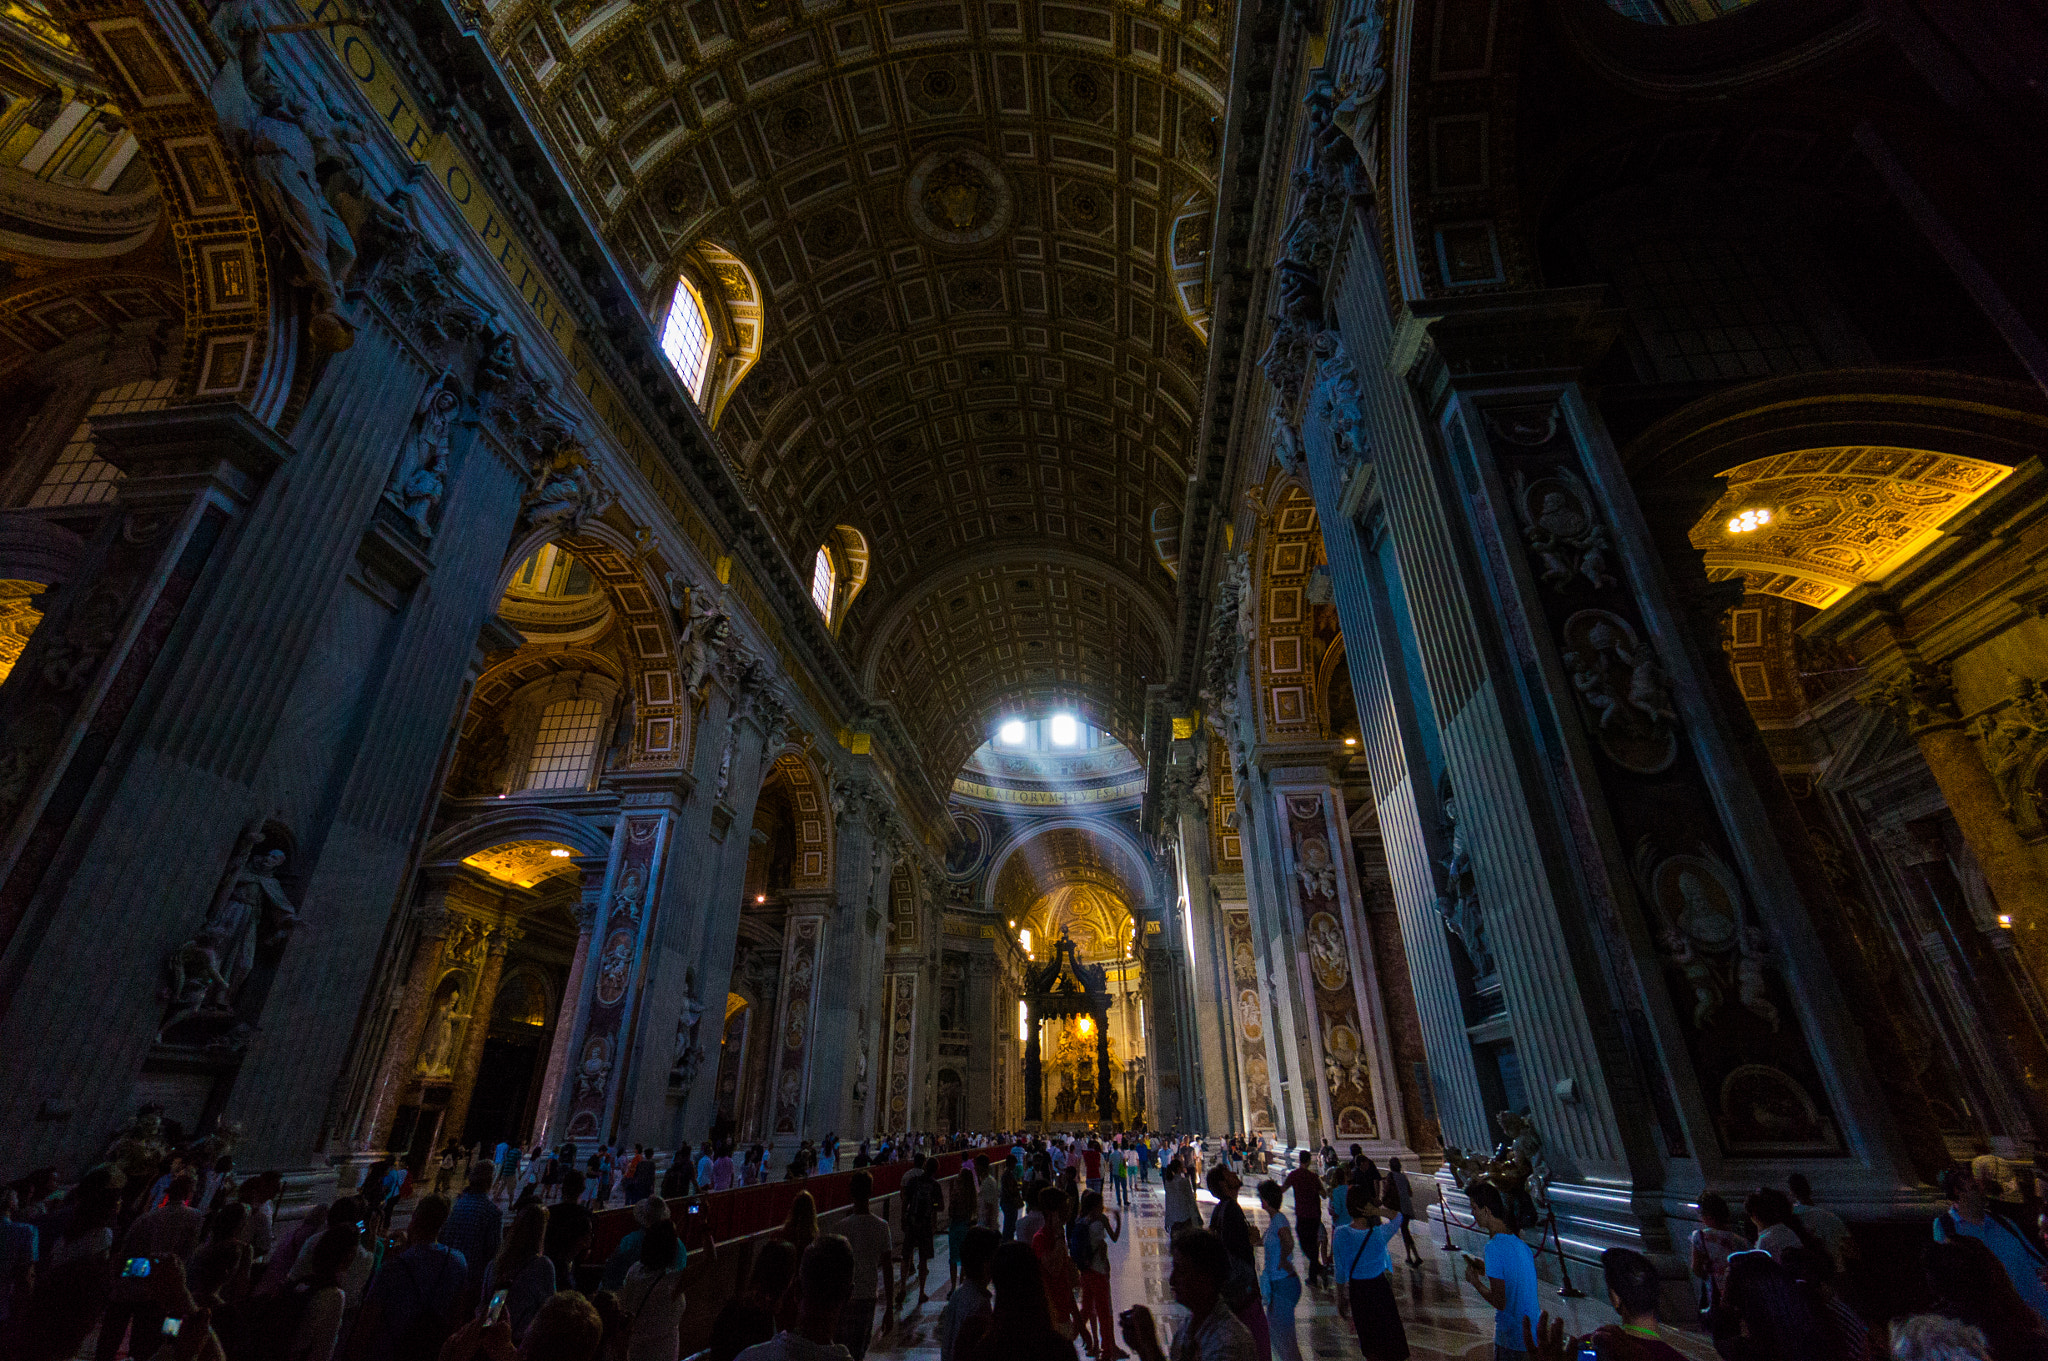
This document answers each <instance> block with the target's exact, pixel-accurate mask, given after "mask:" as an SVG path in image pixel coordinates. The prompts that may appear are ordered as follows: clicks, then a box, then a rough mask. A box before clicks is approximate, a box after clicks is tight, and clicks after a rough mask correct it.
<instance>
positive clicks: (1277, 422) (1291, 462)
mask: <svg viewBox="0 0 2048 1361" xmlns="http://www.w3.org/2000/svg"><path fill="white" fill-rule="evenodd" d="M1273 461H1274V462H1275V463H1278V464H1279V465H1280V471H1281V472H1283V473H1286V474H1287V475H1288V476H1289V477H1298V476H1300V475H1301V472H1302V454H1301V432H1300V431H1299V430H1296V429H1295V428H1294V426H1293V424H1292V423H1290V422H1289V421H1288V419H1287V417H1286V415H1285V414H1284V413H1282V412H1281V410H1280V408H1279V407H1277V406H1276V407H1274V408H1273Z"/></svg>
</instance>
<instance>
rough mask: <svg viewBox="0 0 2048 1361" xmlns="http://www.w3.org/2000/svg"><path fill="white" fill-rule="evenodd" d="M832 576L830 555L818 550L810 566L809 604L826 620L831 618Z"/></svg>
mask: <svg viewBox="0 0 2048 1361" xmlns="http://www.w3.org/2000/svg"><path fill="white" fill-rule="evenodd" d="M833 576H834V573H833V571H832V555H831V554H830V553H827V552H826V551H825V550H824V549H822V548H820V549H819V550H818V557H817V560H816V561H815V562H813V563H812V564H811V603H812V604H813V605H816V606H817V607H818V613H819V614H822V615H824V616H825V617H826V618H827V619H830V618H831V617H832V585H833V581H832V579H833Z"/></svg>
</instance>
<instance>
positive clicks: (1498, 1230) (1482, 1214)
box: [1465, 1181, 1543, 1361]
mask: <svg viewBox="0 0 2048 1361" xmlns="http://www.w3.org/2000/svg"><path fill="white" fill-rule="evenodd" d="M1465 1195H1466V1198H1467V1199H1469V1200H1470V1201H1471V1203H1472V1222H1473V1223H1474V1224H1477V1225H1478V1226H1479V1228H1480V1230H1481V1231H1482V1232H1484V1233H1485V1234H1486V1235H1487V1239H1486V1256H1485V1257H1484V1258H1483V1259H1482V1258H1478V1257H1474V1256H1471V1255H1470V1254H1467V1255H1466V1257H1465V1280H1466V1281H1467V1282H1468V1283H1470V1285H1471V1286H1472V1288H1473V1289H1474V1290H1476V1291H1478V1292H1479V1297H1480V1298H1481V1299H1483V1300H1485V1301H1486V1302H1487V1303H1488V1304H1490V1305H1492V1306H1493V1309H1494V1317H1493V1355H1494V1361H1529V1358H1530V1357H1532V1356H1533V1355H1534V1353H1532V1352H1530V1351H1528V1350H1526V1349H1525V1347H1524V1342H1523V1328H1522V1325H1523V1324H1524V1323H1527V1324H1528V1326H1529V1329H1530V1331H1531V1333H1532V1334H1533V1332H1534V1330H1535V1329H1536V1327H1537V1324H1538V1323H1539V1322H1540V1321H1541V1319H1542V1313H1543V1311H1542V1308H1541V1306H1540V1305H1539V1304H1538V1301H1537V1294H1536V1254H1535V1253H1534V1252H1531V1251H1530V1250H1529V1245H1528V1244H1527V1243H1524V1242H1523V1241H1522V1239H1521V1235H1519V1234H1517V1233H1516V1232H1515V1229H1514V1225H1513V1224H1512V1223H1511V1222H1509V1220H1508V1209H1507V1202H1506V1201H1505V1200H1504V1199H1502V1197H1501V1193H1500V1188H1499V1187H1497V1186H1495V1185H1493V1184H1492V1183H1491V1182H1485V1181H1475V1182H1473V1183H1471V1184H1470V1185H1468V1186H1467V1187H1466V1188H1465Z"/></svg>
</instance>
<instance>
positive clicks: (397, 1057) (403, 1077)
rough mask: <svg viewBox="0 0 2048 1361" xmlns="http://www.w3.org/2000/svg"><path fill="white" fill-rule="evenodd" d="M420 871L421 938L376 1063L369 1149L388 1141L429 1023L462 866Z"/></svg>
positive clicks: (417, 914)
mask: <svg viewBox="0 0 2048 1361" xmlns="http://www.w3.org/2000/svg"><path fill="white" fill-rule="evenodd" d="M420 877H421V879H422V880H424V881H425V886H424V891H423V892H422V894H421V897H420V904H419V907H418V908H417V909H415V914H414V915H415V920H416V922H417V928H416V929H417V932H418V938H417V940H416V942H415V944H414V945H413V952H412V966H411V967H410V968H409V969H407V970H406V975H405V986H404V988H403V990H402V991H401V992H400V993H399V996H398V1005H397V1008H396V1015H395V1016H394V1018H393V1021H392V1025H391V1029H390V1031H389V1033H388V1037H387V1039H386V1041H385V1046H384V1059H383V1062H381V1063H380V1064H378V1066H377V1087H376V1090H375V1091H374V1092H372V1093H371V1096H370V1103H371V1104H370V1118H369V1120H368V1121H367V1122H366V1124H365V1126H364V1128H365V1130H366V1131H367V1134H368V1137H367V1138H366V1139H365V1141H364V1148H365V1149H366V1150H370V1149H378V1150H381V1149H383V1148H385V1147H386V1146H387V1145H388V1144H389V1143H390V1140H391V1125H392V1121H393V1119H394V1118H395V1117H396V1115H397V1113H398V1105H399V1097H400V1096H401V1095H403V1093H404V1091H405V1088H406V1084H407V1082H408V1081H409V1080H410V1079H411V1077H412V1065H413V1059H414V1058H415V1057H416V1056H417V1054H418V1053H419V1047H420V1033H421V1031H423V1030H424V1029H425V1028H426V1024H427V1011H428V1009H429V1008H430V1007H431V1006H432V1005H433V1000H434V985H435V983H437V982H438V981H440V977H441V947H442V946H443V945H444V944H446V943H447V940H448V933H449V931H450V930H451V929H453V927H454V925H455V918H454V915H453V914H452V913H450V912H449V911H448V886H449V885H450V884H451V883H453V882H454V881H455V880H456V879H458V878H460V877H461V872H460V871H459V870H455V869H452V868H443V867H435V868H433V869H429V870H426V871H423V872H422V874H421V876H420Z"/></svg>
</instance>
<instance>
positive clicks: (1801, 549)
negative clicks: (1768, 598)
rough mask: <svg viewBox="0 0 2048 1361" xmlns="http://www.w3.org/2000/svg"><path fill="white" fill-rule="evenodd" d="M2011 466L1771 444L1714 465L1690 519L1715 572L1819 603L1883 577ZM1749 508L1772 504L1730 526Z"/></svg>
mask: <svg viewBox="0 0 2048 1361" xmlns="http://www.w3.org/2000/svg"><path fill="white" fill-rule="evenodd" d="M2011 471H2012V469H2010V468H2008V467H2005V466H2003V465H2001V464H1997V463H1986V462H1983V461H1981V460H1979V459H1974V458H1963V457H1961V456H1960V455H1955V454H1942V453H1934V452H1931V451H1929V450H1925V449H1897V448H1889V447H1883V446H1870V447H1858V446H1849V447H1842V448H1829V449H1801V450H1797V451H1795V452H1793V453H1786V454H1774V455H1772V456H1771V457H1769V458H1760V459H1755V460H1752V461H1751V462H1748V463H1745V464H1742V465H1741V466H1740V467H1736V468H1729V469H1727V470H1726V471H1724V472H1722V473H1720V474H1718V475H1719V476H1721V477H1723V478H1726V479H1727V482H1728V490H1727V492H1726V493H1725V494H1723V496H1722V497H1721V499H1720V500H1719V501H1717V502H1715V503H1714V505H1713V506H1712V508H1710V509H1709V510H1708V511H1707V513H1706V514H1705V515H1703V516H1701V517H1700V520H1699V522H1698V523H1697V524H1695V525H1694V526H1693V528H1692V534H1691V538H1692V543H1693V546H1694V547H1695V548H1698V549H1701V550H1702V551H1703V552H1704V553H1705V554H1706V564H1707V572H1708V575H1709V576H1711V577H1713V578H1714V579H1715V580H1717V581H1725V580H1728V579H1729V578H1732V577H1737V576H1740V577H1741V578H1742V579H1743V580H1744V582H1745V583H1746V588H1747V589H1748V590H1749V591H1751V592H1753V593H1756V594H1760V595H1775V596H1781V597H1783V598H1784V599H1787V600H1795V601H1798V602H1799V603H1800V604H1803V605H1811V606H1813V607H1814V608H1815V609H1821V610H1824V609H1826V608H1827V607H1828V606H1830V605H1832V604H1834V603H1835V602H1836V601H1837V600H1840V599H1841V598H1842V597H1843V596H1845V595H1847V594H1848V593H1849V592H1850V591H1852V590H1854V589H1855V588H1856V587H1857V586H1859V585H1862V584H1863V583H1865V582H1871V581H1882V580H1884V578H1885V577H1887V576H1889V575H1890V574H1891V573H1892V572H1893V571H1894V570H1896V569H1897V568H1899V567H1901V566H1903V565H1904V564H1905V563H1906V561H1907V560H1908V559H1910V558H1911V557H1912V556H1913V555H1914V554H1915V553H1918V552H1919V551H1920V550H1921V549H1922V548H1925V547H1926V546H1927V545H1928V544H1929V543H1930V542H1932V541H1933V539H1934V537H1935V536H1936V534H1938V533H1939V532H1940V529H1941V526H1942V525H1944V524H1946V523H1947V522H1948V521H1949V520H1952V519H1954V518H1955V517H1956V516H1957V515H1958V514H1960V513H1961V512H1962V511H1963V510H1964V509H1966V508H1967V507H1968V506H1969V505H1970V503H1971V502H1972V501H1975V500H1976V499H1977V498H1978V497H1980V496H1982V495H1983V494H1984V493H1985V492H1987V491H1989V490H1991V488H1992V487H1993V486H1995V485H1997V484H1998V483H1999V482H2000V481H2002V480H2003V479H2004V478H2005V476H2006V475H2007V474H2008V473H2010V472H2011ZM1746 510H1760V511H1766V512H1768V513H1769V516H1770V518H1769V521H1768V522H1767V523H1766V524H1765V525H1764V526H1763V527H1762V528H1761V529H1756V530H1751V531H1748V532H1736V531H1734V530H1731V529H1730V528H1729V521H1730V520H1732V519H1734V518H1735V517H1736V516H1737V515H1738V514H1740V513H1741V512H1743V511H1746Z"/></svg>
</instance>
